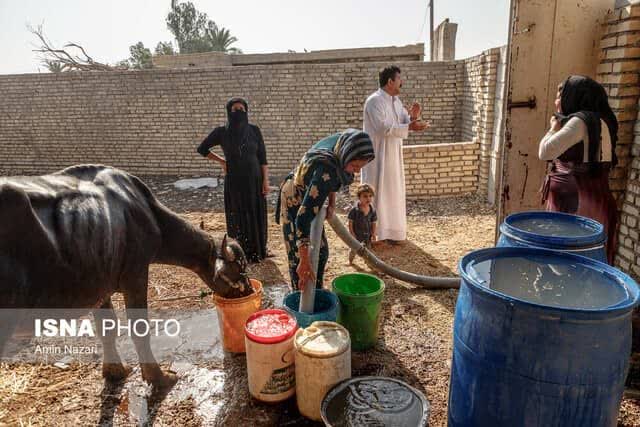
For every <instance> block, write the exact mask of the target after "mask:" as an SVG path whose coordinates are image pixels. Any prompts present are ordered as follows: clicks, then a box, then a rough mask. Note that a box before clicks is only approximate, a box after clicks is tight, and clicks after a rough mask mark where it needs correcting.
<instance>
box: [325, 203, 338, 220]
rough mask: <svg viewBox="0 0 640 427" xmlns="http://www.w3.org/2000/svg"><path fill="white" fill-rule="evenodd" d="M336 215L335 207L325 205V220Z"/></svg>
mask: <svg viewBox="0 0 640 427" xmlns="http://www.w3.org/2000/svg"><path fill="white" fill-rule="evenodd" d="M335 213H336V207H335V206H334V205H327V215H326V217H325V219H331V218H333V215H334V214H335Z"/></svg>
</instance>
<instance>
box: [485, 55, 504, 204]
mask: <svg viewBox="0 0 640 427" xmlns="http://www.w3.org/2000/svg"><path fill="white" fill-rule="evenodd" d="M506 96H507V46H502V47H501V48H500V54H499V57H498V69H497V75H496V91H495V98H494V103H493V117H494V118H493V131H492V133H491V151H490V153H489V176H488V178H487V201H488V202H489V203H490V204H491V205H495V203H496V200H498V199H499V196H498V194H497V193H498V191H499V189H500V179H501V172H502V171H501V170H500V164H501V153H502V145H503V144H504V113H505V112H506V111H505V107H506V105H505V100H506Z"/></svg>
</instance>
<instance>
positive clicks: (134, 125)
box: [0, 62, 461, 175]
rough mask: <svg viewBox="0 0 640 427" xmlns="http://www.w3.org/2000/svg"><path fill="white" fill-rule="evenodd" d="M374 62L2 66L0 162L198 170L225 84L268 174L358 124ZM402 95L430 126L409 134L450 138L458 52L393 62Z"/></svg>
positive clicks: (424, 139)
mask: <svg viewBox="0 0 640 427" xmlns="http://www.w3.org/2000/svg"><path fill="white" fill-rule="evenodd" d="M383 65H386V64H382V63H359V64H348V63H345V64H335V65H323V64H319V65H270V66H247V67H225V68H218V69H207V70H204V69H201V70H153V71H139V72H133V71H130V72H110V73H81V72H76V73H61V74H27V75H5V76H0V93H2V96H3V101H2V103H0V129H1V131H0V153H2V155H3V161H2V162H1V164H0V169H1V170H0V172H2V173H18V174H38V173H45V172H50V171H54V170H57V169H59V168H62V167H65V166H68V165H71V164H75V163H86V162H96V163H106V164H112V165H114V166H117V167H122V168H125V169H127V170H130V171H132V172H134V173H139V174H151V173H153V174H194V175H197V174H204V173H210V169H211V165H210V164H209V163H208V162H207V161H205V160H204V159H202V158H201V157H199V156H196V154H195V147H196V146H197V144H198V143H199V142H200V141H201V140H202V138H204V137H205V136H206V135H207V134H208V132H209V131H210V130H211V129H212V128H213V127H215V126H217V125H220V124H223V123H224V121H225V113H224V104H225V102H226V100H227V99H228V98H229V97H231V96H233V95H244V96H246V97H247V98H248V99H249V101H250V103H251V106H250V119H251V121H252V122H253V123H256V124H258V125H259V126H260V127H261V128H262V131H263V134H264V137H265V140H266V145H267V152H268V157H269V161H270V163H271V165H272V168H273V170H274V172H275V173H276V174H284V173H286V172H287V171H289V170H290V169H291V168H292V167H293V166H294V165H295V164H296V162H297V161H298V159H299V158H300V157H301V156H302V154H303V153H304V152H305V150H306V149H307V148H308V147H309V146H310V145H311V144H312V143H313V142H315V141H317V140H318V139H320V138H322V137H324V136H326V135H327V134H330V133H332V132H335V131H337V130H340V129H343V128H345V127H349V126H351V127H360V126H362V105H363V102H364V100H365V99H366V97H367V96H368V95H369V94H370V93H371V92H373V91H374V90H376V88H377V72H378V70H379V68H381V67H382V66H383ZM399 65H400V67H401V68H402V70H403V75H404V78H405V81H406V83H405V85H404V87H403V89H404V91H405V93H406V94H407V95H406V96H405V100H406V102H411V101H413V100H416V101H419V102H421V103H422V104H423V105H424V106H425V111H424V117H425V118H426V119H428V120H431V122H432V124H433V128H432V129H431V130H429V131H428V132H424V133H421V134H416V135H413V136H411V137H410V138H409V140H408V141H407V143H408V144H428V143H452V142H458V139H457V135H456V125H457V123H456V120H457V117H456V99H457V91H458V88H457V73H458V72H459V70H460V67H461V64H459V63H457V62H451V63H422V62H408V63H399Z"/></svg>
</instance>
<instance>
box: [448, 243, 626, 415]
mask: <svg viewBox="0 0 640 427" xmlns="http://www.w3.org/2000/svg"><path fill="white" fill-rule="evenodd" d="M459 269H460V273H461V276H462V282H461V287H460V293H459V296H458V301H457V304H456V311H455V322H454V332H453V338H454V343H453V360H452V366H451V382H450V388H449V426H487V427H489V426H491V427H499V426H509V427H512V426H541V427H550V426H562V427H567V426H576V427H578V426H579V427H586V426H615V425H616V420H617V416H618V410H619V407H620V401H621V399H622V393H623V390H624V382H625V377H626V374H627V370H628V360H629V354H630V351H631V311H632V309H633V307H634V306H635V305H637V303H638V292H639V291H638V287H637V285H636V284H635V282H634V281H633V280H632V279H631V278H629V277H628V276H627V275H625V274H624V273H622V272H620V271H619V270H616V269H615V268H613V267H610V266H608V265H606V264H604V263H601V262H598V261H595V260H592V259H589V258H585V257H581V256H577V255H573V254H567V253H564V252H559V251H550V250H545V249H535V248H490V249H482V250H479V251H475V252H472V253H470V254H468V255H466V256H465V257H463V258H462V260H461V261H460V265H459Z"/></svg>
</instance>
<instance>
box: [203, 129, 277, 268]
mask: <svg viewBox="0 0 640 427" xmlns="http://www.w3.org/2000/svg"><path fill="white" fill-rule="evenodd" d="M217 145H219V146H221V147H222V151H223V152H224V156H225V159H226V161H227V174H226V176H225V179H224V210H225V216H226V219H227V234H228V235H229V237H233V238H234V239H236V240H237V241H238V242H239V243H240V245H241V246H242V249H244V252H245V254H246V256H247V259H248V260H249V261H250V262H256V261H259V260H261V259H263V258H265V257H266V255H267V203H266V199H265V197H264V195H263V194H262V184H263V178H262V166H264V165H266V164H267V156H266V150H265V147H264V140H263V139H262V133H261V132H260V128H258V127H257V126H254V125H250V124H246V125H245V127H244V129H241V130H239V131H237V130H232V129H231V128H230V127H229V126H221V127H217V128H215V129H214V130H213V132H211V133H210V134H209V136H207V137H206V138H205V140H204V141H202V143H201V144H200V146H199V147H198V152H199V153H200V154H201V155H203V156H205V157H206V156H207V155H208V154H209V150H210V149H211V147H214V146H217Z"/></svg>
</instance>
